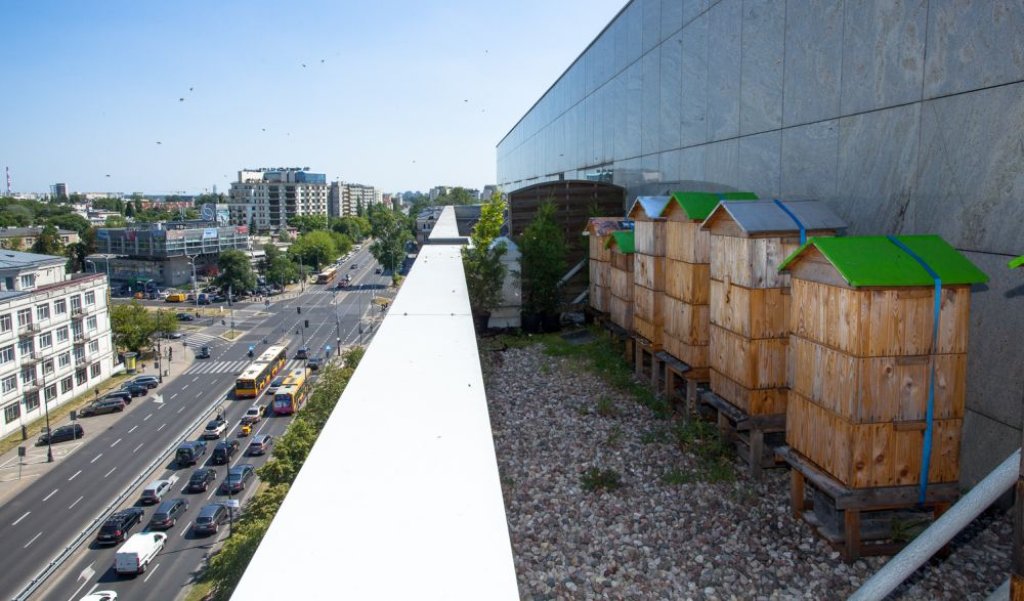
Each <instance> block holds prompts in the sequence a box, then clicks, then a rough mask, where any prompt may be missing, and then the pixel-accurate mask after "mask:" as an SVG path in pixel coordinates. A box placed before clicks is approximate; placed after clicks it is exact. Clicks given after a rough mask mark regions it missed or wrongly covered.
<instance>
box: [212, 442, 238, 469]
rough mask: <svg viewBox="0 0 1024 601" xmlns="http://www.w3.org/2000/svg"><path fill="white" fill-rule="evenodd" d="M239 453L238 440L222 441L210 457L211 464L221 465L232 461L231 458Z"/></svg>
mask: <svg viewBox="0 0 1024 601" xmlns="http://www.w3.org/2000/svg"><path fill="white" fill-rule="evenodd" d="M237 452H238V441H237V440H222V441H220V442H218V443H217V446H215V447H213V454H212V455H210V463H212V464H214V465H220V464H222V463H227V462H229V461H231V457H232V456H233V455H234V454H235V453H237Z"/></svg>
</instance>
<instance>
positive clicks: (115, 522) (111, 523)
mask: <svg viewBox="0 0 1024 601" xmlns="http://www.w3.org/2000/svg"><path fill="white" fill-rule="evenodd" d="M144 513H146V512H145V511H143V510H142V508H141V507H129V508H128V509H122V510H121V511H117V512H114V513H112V514H110V517H109V518H107V521H105V522H103V525H102V526H100V531H99V532H97V533H96V542H98V543H105V544H107V543H120V542H122V541H124V540H125V539H126V538H128V531H129V530H131V529H132V528H133V527H135V525H136V524H138V523H139V522H141V521H142V515H143V514H144Z"/></svg>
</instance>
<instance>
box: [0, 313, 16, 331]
mask: <svg viewBox="0 0 1024 601" xmlns="http://www.w3.org/2000/svg"><path fill="white" fill-rule="evenodd" d="M13 323H14V322H13V320H11V314H10V313H4V314H3V315H0V332H10V331H11V330H12V329H13V327H14V325H13Z"/></svg>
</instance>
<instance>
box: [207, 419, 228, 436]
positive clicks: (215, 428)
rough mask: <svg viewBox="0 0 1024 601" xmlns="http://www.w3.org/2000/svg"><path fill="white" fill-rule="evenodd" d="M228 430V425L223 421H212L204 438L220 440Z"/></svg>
mask: <svg viewBox="0 0 1024 601" xmlns="http://www.w3.org/2000/svg"><path fill="white" fill-rule="evenodd" d="M227 429H228V423H227V422H226V421H224V420H222V419H215V420H211V421H210V423H208V424H206V429H205V430H203V438H220V437H221V436H223V435H224V431H225V430H227Z"/></svg>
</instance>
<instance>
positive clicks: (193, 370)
mask: <svg viewBox="0 0 1024 601" xmlns="http://www.w3.org/2000/svg"><path fill="white" fill-rule="evenodd" d="M250 363H252V361H248V360H238V361H201V362H196V363H195V364H193V365H192V366H191V367H189V368H188V369H186V370H185V371H184V372H182V373H184V374H229V373H233V374H240V373H242V371H244V370H245V368H246V366H248V365H249V364H250ZM302 365H303V362H302V360H301V359H292V360H290V361H288V363H286V364H285V366H284V370H282V373H284V372H287V371H288V370H292V369H297V368H299V367H302Z"/></svg>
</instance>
